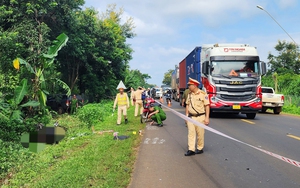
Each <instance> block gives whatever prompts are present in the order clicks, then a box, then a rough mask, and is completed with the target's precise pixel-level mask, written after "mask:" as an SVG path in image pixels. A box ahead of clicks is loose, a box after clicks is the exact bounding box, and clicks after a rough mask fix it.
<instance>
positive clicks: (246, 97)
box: [220, 94, 255, 101]
mask: <svg viewBox="0 0 300 188" xmlns="http://www.w3.org/2000/svg"><path fill="white" fill-rule="evenodd" d="M220 98H221V99H222V100H224V101H249V100H252V99H254V98H255V96H253V95H236V96H233V95H224V94H222V95H220Z"/></svg>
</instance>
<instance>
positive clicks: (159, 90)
mask: <svg viewBox="0 0 300 188" xmlns="http://www.w3.org/2000/svg"><path fill="white" fill-rule="evenodd" d="M155 90H156V96H155V98H161V97H163V91H162V88H155Z"/></svg>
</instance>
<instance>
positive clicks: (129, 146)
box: [0, 102, 145, 188]
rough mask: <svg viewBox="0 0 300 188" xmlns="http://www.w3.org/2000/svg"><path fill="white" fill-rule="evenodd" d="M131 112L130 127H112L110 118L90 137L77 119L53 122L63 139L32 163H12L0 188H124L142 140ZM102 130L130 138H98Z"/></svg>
mask: <svg viewBox="0 0 300 188" xmlns="http://www.w3.org/2000/svg"><path fill="white" fill-rule="evenodd" d="M107 105H108V106H110V105H111V102H108V103H107ZM102 107H103V108H105V109H106V103H104V102H103V105H102ZM110 109H111V106H110ZM106 110H107V109H106ZM133 112H134V109H133V108H129V110H128V118H129V122H130V123H129V124H127V125H126V126H115V123H116V118H117V117H116V116H111V114H110V115H109V116H107V118H105V119H104V121H102V122H98V124H96V125H95V132H94V134H93V132H92V131H91V129H87V128H86V127H82V126H79V125H80V124H81V123H82V122H80V121H79V119H78V118H77V116H69V115H64V116H62V117H61V118H59V119H57V121H58V122H59V124H60V126H63V127H65V128H66V129H67V135H66V137H65V138H64V139H63V140H62V141H61V142H60V143H59V144H56V145H53V146H48V147H47V148H46V149H45V150H43V151H42V152H40V153H38V154H34V155H33V157H34V160H33V158H30V160H27V161H24V160H21V161H20V162H19V161H15V163H14V166H12V167H13V168H12V169H10V170H9V172H11V175H10V176H7V175H6V174H1V175H2V176H1V177H7V180H6V181H3V185H2V187H3V188H5V187H90V186H92V187H93V186H94V187H99V185H100V186H102V187H127V186H128V185H129V183H130V179H131V173H132V171H133V166H134V161H135V156H136V147H137V146H138V145H139V144H140V142H141V139H142V137H140V136H139V135H138V131H139V130H140V129H143V128H144V126H145V125H144V124H140V122H139V118H134V115H133V114H134V113H133ZM105 130H114V131H116V132H119V134H120V135H128V136H130V137H129V138H128V139H127V140H124V141H118V140H114V139H113V133H111V132H110V133H109V132H104V133H103V134H99V132H100V131H105ZM133 131H136V133H137V134H133ZM17 154H20V153H19V151H18V150H14V151H13V153H12V155H15V156H16V155H17ZM7 159H8V158H7ZM7 161H8V162H9V161H10V158H9V159H8V160H7ZM66 174H67V175H66ZM0 184H1V183H0Z"/></svg>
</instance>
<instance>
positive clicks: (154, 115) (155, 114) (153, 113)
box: [148, 103, 167, 127]
mask: <svg viewBox="0 0 300 188" xmlns="http://www.w3.org/2000/svg"><path fill="white" fill-rule="evenodd" d="M149 111H150V113H149V115H148V117H149V118H151V119H152V120H153V121H152V122H151V123H150V125H152V124H153V123H154V122H156V123H157V126H159V127H162V126H163V121H164V120H166V119H167V116H166V113H165V112H164V111H163V109H162V108H161V107H160V106H157V105H155V104H154V103H152V104H150V108H149Z"/></svg>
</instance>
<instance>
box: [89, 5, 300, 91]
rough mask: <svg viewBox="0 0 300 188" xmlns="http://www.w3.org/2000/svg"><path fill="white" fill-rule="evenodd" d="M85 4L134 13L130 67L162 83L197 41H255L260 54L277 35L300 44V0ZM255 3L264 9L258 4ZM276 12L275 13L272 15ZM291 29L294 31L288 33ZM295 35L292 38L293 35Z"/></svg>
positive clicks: (125, 15)
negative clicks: (112, 5) (110, 6)
mask: <svg viewBox="0 0 300 188" xmlns="http://www.w3.org/2000/svg"><path fill="white" fill-rule="evenodd" d="M85 2H86V3H85V5H84V7H94V8H95V9H97V10H98V11H99V12H100V13H102V12H105V11H106V9H107V6H108V5H110V4H115V5H116V7H117V9H119V8H122V9H123V10H124V13H123V15H122V19H124V20H127V19H128V18H130V17H131V18H133V22H134V26H135V28H134V33H135V34H136V36H135V37H134V38H132V39H128V40H127V43H128V44H130V45H131V48H132V49H133V50H134V52H133V54H132V57H133V59H132V60H131V61H130V62H129V66H130V69H138V70H140V71H141V72H142V73H143V74H148V75H149V76H151V79H148V80H147V82H148V83H149V84H156V85H157V86H161V85H162V81H163V78H164V74H165V73H166V72H168V70H170V69H174V68H175V65H178V64H179V62H180V61H182V60H183V59H184V58H185V57H186V56H187V55H188V54H189V53H190V52H191V51H192V50H193V49H194V48H195V47H196V46H201V45H203V44H216V43H239V44H249V45H250V46H255V47H257V50H258V53H259V56H260V60H262V61H265V62H268V59H267V57H268V54H269V53H272V54H273V55H277V51H276V50H275V49H274V47H275V45H276V44H278V40H281V41H282V40H285V41H287V42H293V40H294V41H295V42H296V43H297V44H300V1H299V0H227V1H225V0H185V1H182V0H172V1H169V0H101V1H100V0H86V1H85ZM257 5H260V6H261V7H263V9H264V10H261V9H258V8H257ZM272 17H273V18H274V19H275V20H274V19H272ZM289 35H290V36H291V37H289ZM292 39H293V40H292Z"/></svg>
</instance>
